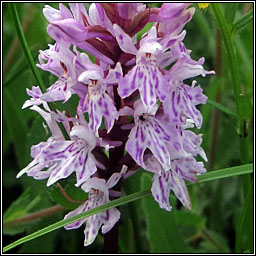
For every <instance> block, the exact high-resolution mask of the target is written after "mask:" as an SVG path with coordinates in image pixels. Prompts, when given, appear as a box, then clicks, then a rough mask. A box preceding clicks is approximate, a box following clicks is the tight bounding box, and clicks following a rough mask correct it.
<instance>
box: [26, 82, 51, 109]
mask: <svg viewBox="0 0 256 256" xmlns="http://www.w3.org/2000/svg"><path fill="white" fill-rule="evenodd" d="M26 91H27V94H28V95H29V96H31V98H30V99H29V100H26V101H25V102H24V104H23V106H22V109H24V108H27V107H31V106H34V105H36V106H39V105H41V104H43V106H44V108H45V109H46V110H47V111H50V109H49V106H48V105H47V103H46V102H45V101H44V100H42V99H41V96H42V94H43V93H42V91H41V89H40V87H39V86H32V90H30V89H28V88H27V89H26Z"/></svg>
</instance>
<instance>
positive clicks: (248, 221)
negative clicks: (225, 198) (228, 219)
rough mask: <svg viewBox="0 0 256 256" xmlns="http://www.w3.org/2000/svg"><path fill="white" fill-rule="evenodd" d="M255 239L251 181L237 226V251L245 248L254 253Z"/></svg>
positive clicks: (239, 251) (242, 250) (240, 251)
mask: <svg viewBox="0 0 256 256" xmlns="http://www.w3.org/2000/svg"><path fill="white" fill-rule="evenodd" d="M253 241H254V239H253V183H252V182H251V184H250V187H249V190H248V193H247V196H246V200H245V204H244V206H243V208H242V211H241V214H240V216H239V219H238V222H237V226H236V253H242V252H244V251H245V250H248V251H249V253H253Z"/></svg>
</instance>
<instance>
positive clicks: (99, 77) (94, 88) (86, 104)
mask: <svg viewBox="0 0 256 256" xmlns="http://www.w3.org/2000/svg"><path fill="white" fill-rule="evenodd" d="M94 68H95V69H94V70H93V69H91V70H89V71H85V72H83V73H82V74H81V75H80V76H79V78H78V80H79V81H80V82H83V83H85V84H88V94H87V95H86V96H84V98H82V99H81V100H80V102H79V109H80V111H81V112H82V113H83V112H88V113H89V118H90V120H89V128H90V129H91V131H93V132H94V133H95V134H96V136H99V134H98V129H99V127H100V125H101V121H102V118H103V117H104V118H105V126H106V129H107V131H108V132H109V131H110V130H111V129H112V127H113V125H114V121H115V119H117V118H118V112H117V110H116V108H115V106H114V103H113V100H112V98H111V97H110V96H109V94H108V93H107V91H106V90H107V87H108V86H109V85H112V84H115V83H117V82H118V78H119V77H121V76H122V69H121V65H120V63H117V65H116V67H115V68H114V69H111V70H109V73H108V75H107V76H106V77H104V71H103V69H102V68H101V67H99V66H97V65H94Z"/></svg>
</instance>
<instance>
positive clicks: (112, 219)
mask: <svg viewBox="0 0 256 256" xmlns="http://www.w3.org/2000/svg"><path fill="white" fill-rule="evenodd" d="M101 219H102V222H103V226H102V228H101V231H102V234H106V233H107V232H109V230H110V229H112V228H113V226H114V225H115V224H116V223H117V222H118V220H119V219H120V211H119V210H117V209H116V208H111V209H109V210H106V211H105V212H104V215H103V214H102V215H101Z"/></svg>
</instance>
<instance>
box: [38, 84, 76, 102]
mask: <svg viewBox="0 0 256 256" xmlns="http://www.w3.org/2000/svg"><path fill="white" fill-rule="evenodd" d="M71 96H72V91H71V89H70V88H69V85H68V82H67V81H65V80H64V81H62V80H58V81H57V82H56V83H54V84H53V85H52V86H51V87H49V88H48V89H47V92H46V93H44V94H42V96H41V97H40V98H41V100H43V101H47V102H53V101H59V100H64V103H65V102H66V101H68V100H69V99H70V97H71Z"/></svg>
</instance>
